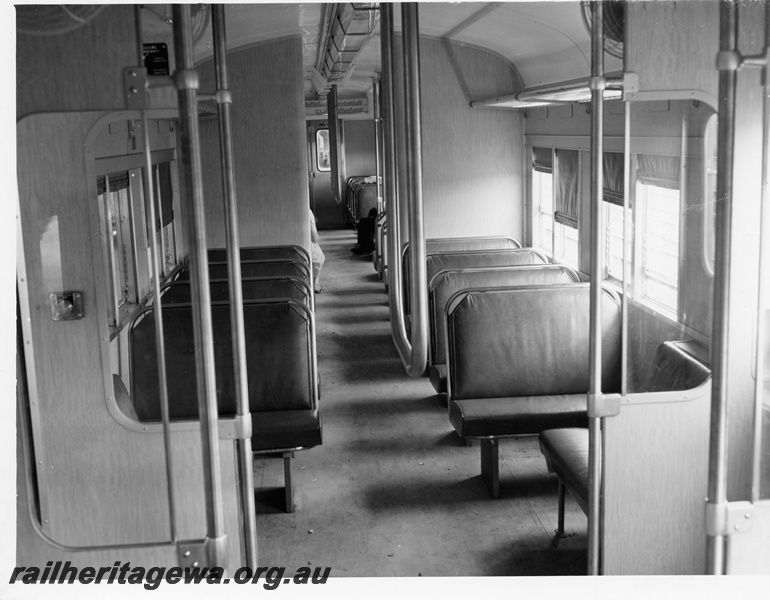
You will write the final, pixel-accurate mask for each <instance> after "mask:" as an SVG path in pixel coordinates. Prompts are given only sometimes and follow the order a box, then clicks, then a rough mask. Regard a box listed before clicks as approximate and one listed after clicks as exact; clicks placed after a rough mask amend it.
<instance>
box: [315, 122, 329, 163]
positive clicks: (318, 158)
mask: <svg viewBox="0 0 770 600" xmlns="http://www.w3.org/2000/svg"><path fill="white" fill-rule="evenodd" d="M323 132H326V142H325V143H324V145H325V147H326V151H327V152H329V166H328V167H326V168H324V167H322V166H321V150H320V149H321V148H322V145H321V144H319V141H320V137H321V134H322V133H323ZM330 139H331V138H330V133H329V128H328V127H320V128H318V129H316V132H315V166H316V170H317V171H318V172H319V173H331V170H332V163H331V150H330V144H329V140H330Z"/></svg>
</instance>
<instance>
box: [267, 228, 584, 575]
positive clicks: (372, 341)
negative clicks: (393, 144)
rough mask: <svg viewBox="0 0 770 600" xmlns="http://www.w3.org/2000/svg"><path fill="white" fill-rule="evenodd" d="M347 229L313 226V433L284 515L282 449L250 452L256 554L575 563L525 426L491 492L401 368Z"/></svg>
mask: <svg viewBox="0 0 770 600" xmlns="http://www.w3.org/2000/svg"><path fill="white" fill-rule="evenodd" d="M354 244H355V234H354V232H352V231H350V230H342V231H322V232H321V246H322V248H323V250H324V252H325V253H326V265H325V267H324V270H323V273H322V283H323V285H324V287H325V291H324V292H323V293H322V294H319V295H318V296H317V300H316V321H317V338H318V364H319V372H320V376H321V414H322V419H323V434H324V443H323V446H321V447H318V448H314V449H311V450H308V451H305V452H299V453H297V455H296V458H295V459H294V465H293V469H294V475H295V494H296V498H297V503H298V508H297V511H296V512H295V513H294V514H286V513H284V512H283V504H282V499H283V495H282V489H279V486H280V485H282V467H281V461H280V460H277V459H274V458H262V459H259V460H255V466H254V483H255V486H256V489H257V535H258V544H259V562H260V564H261V565H265V566H270V565H275V566H285V567H287V570H288V571H291V570H294V569H297V568H299V567H302V566H308V565H312V566H314V567H315V566H320V567H327V566H329V567H332V576H382V575H391V576H392V575H396V576H402V577H414V576H446V575H456V576H472V575H550V574H565V575H566V574H575V575H576V574H580V573H582V572H584V570H585V560H586V552H585V548H586V539H585V529H586V519H585V517H584V515H583V514H582V512H581V511H580V509H579V508H577V505H576V504H575V503H574V502H572V501H571V500H568V505H567V506H568V515H567V529H568V531H570V532H577V534H576V535H575V536H573V537H570V538H567V539H564V540H559V541H558V543H557V544H554V543H553V530H554V529H555V527H556V480H555V478H554V477H553V476H549V475H547V474H546V469H545V463H544V460H543V458H542V455H541V453H540V450H539V448H538V445H537V439H536V438H523V439H518V440H506V441H504V442H503V443H502V444H501V448H500V456H501V464H500V496H501V497H500V499H499V500H491V499H490V498H489V497H488V495H487V492H486V488H485V486H484V484H483V483H482V481H481V477H480V466H479V447H478V445H475V446H473V447H471V448H467V447H465V446H464V445H463V444H462V443H461V441H460V438H459V437H457V435H456V434H455V433H454V430H453V429H452V426H451V425H450V423H449V419H448V418H447V414H446V408H445V407H442V406H441V405H440V404H439V402H438V397H437V396H436V395H435V394H434V391H433V388H432V387H431V385H430V383H429V381H428V380H427V378H419V379H410V378H409V377H408V376H407V375H406V374H405V371H404V369H403V367H402V366H401V362H400V360H399V358H398V354H397V352H396V349H395V347H394V345H393V342H392V339H391V335H390V324H389V321H388V304H387V295H386V294H385V292H384V286H383V285H382V283H381V282H380V281H379V280H378V278H377V274H376V273H375V271H374V269H373V268H372V263H371V257H370V256H358V255H355V254H353V253H352V252H350V248H351V247H352V246H353V245H354Z"/></svg>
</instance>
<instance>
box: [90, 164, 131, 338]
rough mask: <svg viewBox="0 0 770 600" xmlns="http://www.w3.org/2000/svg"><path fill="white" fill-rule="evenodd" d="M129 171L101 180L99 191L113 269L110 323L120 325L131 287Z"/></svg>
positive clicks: (111, 268) (99, 180)
mask: <svg viewBox="0 0 770 600" xmlns="http://www.w3.org/2000/svg"><path fill="white" fill-rule="evenodd" d="M128 182H129V178H128V172H126V171H123V172H118V173H112V174H110V175H106V176H104V177H99V178H98V179H97V192H98V194H99V203H100V206H101V208H102V214H103V219H104V231H105V236H106V240H107V244H106V250H107V257H108V265H109V268H110V269H109V270H110V291H111V294H112V302H111V303H110V306H111V310H110V324H111V325H112V326H115V325H117V323H118V321H119V318H118V315H119V311H120V308H121V307H122V306H123V305H125V304H126V302H128V300H129V287H130V286H131V284H132V273H131V270H130V268H129V265H130V263H131V261H130V257H131V255H132V253H131V222H130V209H129V205H130V192H129V189H130V188H129V184H128Z"/></svg>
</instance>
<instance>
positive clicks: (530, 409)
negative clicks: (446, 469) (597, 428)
mask: <svg viewBox="0 0 770 600" xmlns="http://www.w3.org/2000/svg"><path fill="white" fill-rule="evenodd" d="M586 405H587V400H586V394H568V395H559V396H521V397H516V398H475V399H465V400H452V401H450V403H449V420H450V421H451V422H452V425H453V426H454V428H455V429H456V430H457V433H458V434H460V436H461V437H471V438H472V437H505V436H512V435H523V434H528V433H540V432H541V431H543V430H545V429H558V428H562V427H587V426H588V417H587V415H586V408H587V406H586Z"/></svg>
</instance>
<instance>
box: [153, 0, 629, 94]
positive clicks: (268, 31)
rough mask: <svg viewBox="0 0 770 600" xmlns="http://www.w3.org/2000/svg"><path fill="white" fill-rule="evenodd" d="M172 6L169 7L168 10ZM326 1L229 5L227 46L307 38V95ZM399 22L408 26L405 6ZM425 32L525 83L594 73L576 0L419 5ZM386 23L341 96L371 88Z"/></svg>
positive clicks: (203, 53)
mask: <svg viewBox="0 0 770 600" xmlns="http://www.w3.org/2000/svg"><path fill="white" fill-rule="evenodd" d="M151 9H152V10H153V11H154V12H156V14H168V15H170V14H171V11H170V8H169V7H168V6H167V5H152V6H151ZM164 10H165V12H164ZM324 12H325V11H324V5H323V4H321V3H290V4H263V3H255V4H228V5H226V8H225V15H226V28H227V45H228V48H236V47H239V46H244V45H248V44H254V43H258V42H263V41H266V40H271V39H278V38H284V37H288V36H294V35H299V36H301V37H302V43H303V56H304V64H305V71H306V73H307V77H306V84H305V94H306V97H313V96H314V94H315V90H314V88H313V86H312V85H311V74H312V71H313V69H314V68H315V66H316V61H317V58H318V44H319V38H320V32H321V30H322V21H323V15H324ZM394 13H395V14H394V22H395V24H396V25H395V28H396V31H400V29H401V27H400V11H399V8H398V5H395V10H394ZM419 24H420V33H421V35H426V36H431V37H435V38H441V39H448V40H452V41H455V42H460V43H463V44H469V45H472V46H476V47H480V48H484V49H486V50H489V51H491V52H493V53H496V54H498V55H500V56H502V57H503V58H505V59H507V60H508V61H509V62H510V63H511V64H512V65H514V67H515V68H516V69H517V70H518V72H519V74H520V76H521V79H522V81H523V82H524V86H525V89H531V88H533V87H537V86H541V85H546V84H555V83H562V82H565V81H571V80H575V79H579V78H587V77H588V76H589V74H590V38H589V34H588V32H587V30H586V28H585V26H584V24H583V19H582V16H581V8H580V3H579V2H578V1H577V0H572V1H569V2H550V1H548V2H461V3H438V2H425V3H420V4H419ZM163 26H165V27H168V24H167V23H164V22H163V20H162V19H161V18H159V17H151V16H150V17H147V18H145V19H144V24H143V29H144V30H145V31H150V30H151V29H152V28H157V27H163ZM379 48H380V36H379V23H378V24H377V26H376V29H375V32H374V35H372V36H371V37H370V38H369V40H368V41H367V43H366V44H365V45H364V47H363V48H362V49H361V51H360V52H359V53H358V54H357V55H356V57H355V60H354V68H353V71H352V74H351V75H350V77H349V78H348V79H347V80H346V81H345V82H344V83H342V84H338V90H339V93H340V96H342V97H344V96H350V95H357V94H361V93H366V92H367V91H369V89H370V88H371V81H372V80H371V78H372V76H373V75H374V74H375V73H378V72H379V70H380V56H379V54H380V51H379ZM212 54H213V50H212V47H211V28H210V27H208V28H207V30H206V31H205V33H204V34H203V36H202V37H201V39H200V40H199V42H198V43H197V44H196V46H195V58H196V61H201V60H205V59H207V58H209V57H211V56H212ZM605 68H606V70H607V71H615V70H620V69H621V68H622V65H621V62H620V60H619V59H616V58H613V57H611V56H609V55H606V56H605Z"/></svg>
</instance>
